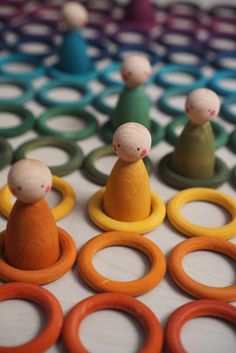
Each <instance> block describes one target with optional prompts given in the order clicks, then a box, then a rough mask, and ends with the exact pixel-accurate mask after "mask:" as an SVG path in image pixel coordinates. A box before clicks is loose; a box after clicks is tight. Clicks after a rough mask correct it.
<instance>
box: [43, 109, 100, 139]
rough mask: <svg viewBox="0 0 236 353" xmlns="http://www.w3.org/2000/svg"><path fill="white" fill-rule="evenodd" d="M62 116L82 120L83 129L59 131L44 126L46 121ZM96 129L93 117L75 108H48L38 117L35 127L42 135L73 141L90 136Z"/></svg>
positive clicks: (95, 121) (96, 124) (96, 123)
mask: <svg viewBox="0 0 236 353" xmlns="http://www.w3.org/2000/svg"><path fill="white" fill-rule="evenodd" d="M62 114H66V115H71V116H72V117H75V118H76V119H79V120H82V121H83V122H85V127H84V128H83V129H81V130H77V131H59V130H56V129H53V128H51V127H49V126H47V125H46V122H47V121H48V120H52V119H53V118H56V117H60V116H61V115H62ZM97 128H98V122H97V119H96V118H95V116H94V115H93V114H91V113H89V112H87V111H86V110H81V109H79V108H78V107H77V106H70V107H68V106H59V107H54V108H50V109H48V110H47V111H45V112H44V113H43V114H41V115H40V117H39V119H38V120H37V125H36V129H37V130H38V131H39V132H40V133H41V134H42V135H47V136H56V137H63V138H68V139H71V140H75V141H78V140H82V139H85V138H87V137H89V136H92V135H93V134H94V133H95V132H96V131H97Z"/></svg>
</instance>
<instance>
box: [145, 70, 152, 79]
mask: <svg viewBox="0 0 236 353" xmlns="http://www.w3.org/2000/svg"><path fill="white" fill-rule="evenodd" d="M150 76H151V74H150V73H149V72H147V74H146V79H147V80H149V78H150Z"/></svg>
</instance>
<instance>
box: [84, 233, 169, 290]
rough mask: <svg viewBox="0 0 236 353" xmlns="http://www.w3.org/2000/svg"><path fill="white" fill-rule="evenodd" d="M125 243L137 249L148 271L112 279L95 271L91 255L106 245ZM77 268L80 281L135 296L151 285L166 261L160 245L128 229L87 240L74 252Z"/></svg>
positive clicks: (100, 288)
mask: <svg viewBox="0 0 236 353" xmlns="http://www.w3.org/2000/svg"><path fill="white" fill-rule="evenodd" d="M118 245H119V246H128V247H131V248H134V249H137V250H139V251H141V252H142V253H143V254H145V255H146V256H147V257H148V259H149V260H150V262H151V269H150V271H149V272H148V273H147V274H146V275H145V276H143V277H142V278H140V279H137V280H134V281H128V282H127V281H126V282H122V281H112V280H110V279H108V278H106V277H104V276H102V275H101V274H100V273H98V272H97V271H96V269H95V268H94V266H93V257H94V255H95V254H96V253H97V252H98V251H100V250H102V249H104V248H107V247H110V246H118ZM78 270H79V273H80V275H81V277H82V278H83V280H84V281H85V282H86V283H87V284H88V285H89V286H90V287H92V288H93V289H95V290H97V291H99V292H116V293H123V294H128V295H131V296H138V295H142V294H144V293H147V292H148V291H150V290H151V289H153V288H155V287H156V286H157V285H158V283H159V282H160V281H161V280H162V278H163V277H164V275H165V271H166V260H165V256H164V255H163V253H162V251H161V250H160V248H159V247H158V246H157V245H156V244H155V243H153V242H152V241H151V240H149V239H147V238H144V237H141V236H140V235H139V234H135V233H128V232H118V231H113V232H106V233H103V234H99V235H97V236H96V237H94V238H92V239H90V240H89V241H88V242H87V243H86V244H85V245H84V246H83V247H82V249H81V250H80V252H79V255H78Z"/></svg>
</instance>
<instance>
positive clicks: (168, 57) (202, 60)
mask: <svg viewBox="0 0 236 353" xmlns="http://www.w3.org/2000/svg"><path fill="white" fill-rule="evenodd" d="M175 53H183V54H193V55H195V56H196V57H197V58H198V59H199V60H198V62H196V63H192V64H191V63H185V62H183V63H181V62H179V61H177V60H175V59H174V58H173V57H172V54H175ZM163 60H164V61H166V62H167V63H170V64H176V65H183V66H184V67H186V66H190V67H191V66H195V67H196V66H197V67H201V66H205V65H207V64H209V59H208V57H207V55H206V53H205V52H204V51H203V50H201V49H200V48H191V47H189V48H188V47H186V48H177V47H174V48H172V47H169V48H168V50H167V53H166V54H165V56H164V58H163Z"/></svg>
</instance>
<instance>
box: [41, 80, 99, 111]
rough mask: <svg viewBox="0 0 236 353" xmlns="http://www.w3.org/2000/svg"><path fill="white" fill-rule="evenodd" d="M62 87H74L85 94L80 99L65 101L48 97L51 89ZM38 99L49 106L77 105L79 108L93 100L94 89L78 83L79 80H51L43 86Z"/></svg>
mask: <svg viewBox="0 0 236 353" xmlns="http://www.w3.org/2000/svg"><path fill="white" fill-rule="evenodd" d="M58 87H59V88H60V87H65V88H72V89H74V90H76V91H77V92H79V93H81V94H82V95H83V96H82V98H80V99H77V100H73V101H69V102H67V101H63V100H60V101H59V100H56V99H52V98H50V97H48V95H47V93H48V91H50V90H51V89H54V88H58ZM37 99H38V100H39V102H40V103H42V104H44V105H46V106H47V107H53V106H55V105H57V106H61V105H63V106H68V107H69V106H72V105H73V106H76V107H78V108H83V107H85V106H86V105H87V104H90V103H91V102H92V100H93V93H92V91H91V90H90V89H89V88H88V87H87V86H86V85H84V84H82V83H77V82H69V81H58V80H55V81H50V82H49V83H46V85H44V86H42V87H41V88H40V89H39V91H38V92H37Z"/></svg>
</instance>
